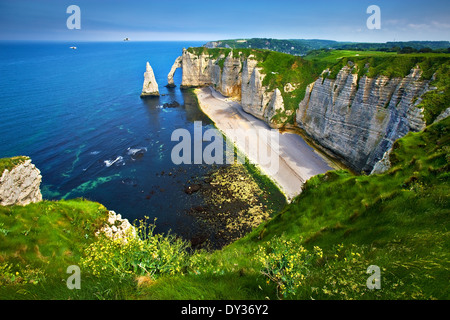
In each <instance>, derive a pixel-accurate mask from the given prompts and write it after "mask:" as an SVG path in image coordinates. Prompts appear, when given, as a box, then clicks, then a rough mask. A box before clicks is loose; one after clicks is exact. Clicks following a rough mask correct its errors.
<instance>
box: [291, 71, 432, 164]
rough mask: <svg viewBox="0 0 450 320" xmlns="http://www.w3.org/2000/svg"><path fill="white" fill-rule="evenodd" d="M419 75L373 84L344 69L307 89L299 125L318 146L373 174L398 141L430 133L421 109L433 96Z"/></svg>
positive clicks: (380, 78) (379, 78)
mask: <svg viewBox="0 0 450 320" xmlns="http://www.w3.org/2000/svg"><path fill="white" fill-rule="evenodd" d="M421 73H422V72H421V70H420V69H412V70H411V72H410V74H409V75H407V76H406V77H405V78H388V77H385V76H377V77H375V78H368V77H367V76H362V77H361V78H360V79H358V74H356V73H352V68H350V67H348V66H346V67H344V68H342V69H341V70H340V72H339V74H338V75H337V77H336V79H327V78H324V79H322V78H319V79H317V81H315V82H314V83H312V84H310V85H309V86H308V87H307V89H306V94H305V98H304V99H303V101H302V102H301V103H300V105H299V108H298V110H297V124H298V125H299V126H300V127H301V128H303V129H304V130H305V131H306V133H307V134H308V135H310V136H311V137H312V138H313V139H314V140H315V141H316V142H317V143H319V144H320V145H322V146H324V147H325V148H327V149H329V150H331V151H332V152H333V153H335V154H336V155H338V156H339V157H341V158H342V159H343V160H344V161H345V162H346V163H347V164H348V165H349V166H351V167H352V168H353V169H355V170H358V171H366V172H370V171H372V169H373V167H374V165H375V164H376V163H377V162H378V161H379V160H381V159H383V156H384V154H385V153H386V151H388V150H389V149H390V148H391V146H392V144H393V143H394V141H395V140H397V139H399V138H401V137H403V136H404V135H406V134H407V133H408V132H410V131H420V130H422V129H424V128H425V126H426V124H425V120H424V117H423V113H422V112H423V110H422V109H420V108H418V107H417V105H418V104H419V103H420V102H421V99H420V97H421V96H422V95H423V94H424V93H425V92H426V91H427V90H428V86H429V81H424V80H421V79H420V76H421Z"/></svg>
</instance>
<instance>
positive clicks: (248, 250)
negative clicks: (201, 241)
mask: <svg viewBox="0 0 450 320" xmlns="http://www.w3.org/2000/svg"><path fill="white" fill-rule="evenodd" d="M449 126H450V119H447V120H445V121H442V122H440V123H438V124H436V125H434V126H432V127H428V128H427V129H426V131H425V132H422V133H411V134H409V135H408V136H406V137H405V138H403V139H401V140H399V141H398V142H397V143H396V144H395V146H394V149H395V150H394V151H393V153H392V162H393V167H392V169H391V170H389V171H388V172H387V173H385V174H382V175H375V176H354V175H352V174H350V173H348V172H346V171H337V172H329V173H327V174H323V175H319V176H316V177H314V178H312V179H311V180H309V181H308V182H307V184H306V186H305V190H304V191H303V193H302V194H301V195H300V196H299V197H298V198H296V199H295V201H294V202H293V203H292V204H290V205H289V206H287V207H286V208H285V209H284V210H282V211H281V212H280V213H279V214H278V215H276V216H275V217H274V218H273V219H272V220H271V221H269V222H267V223H265V224H263V225H261V226H260V227H259V228H257V229H256V230H254V231H253V232H252V233H251V234H250V235H248V236H246V237H245V238H243V239H241V240H239V241H237V242H235V243H233V244H231V245H230V246H228V247H226V248H224V249H223V250H221V251H218V252H214V253H212V254H209V253H203V254H202V256H201V259H200V260H201V261H202V267H200V268H198V269H199V270H200V271H198V273H195V272H194V273H192V272H191V274H189V275H188V276H187V277H186V276H179V277H175V278H171V279H170V280H168V279H159V280H158V281H157V282H156V283H155V285H154V286H152V287H151V289H150V288H149V289H148V291H146V292H145V290H144V292H141V294H142V295H143V296H144V297H148V298H155V299H156V298H171V297H177V298H178V297H180V293H179V292H178V291H177V290H176V289H175V288H183V294H182V297H185V298H188V297H191V298H198V299H203V298H207V299H221V298H230V297H233V296H234V297H239V298H242V295H245V294H246V295H247V296H246V298H252V299H253V298H255V297H256V298H257V299H264V298H265V297H266V296H267V297H269V298H271V299H276V298H277V297H276V294H275V287H274V284H273V283H269V284H267V283H266V281H265V279H264V278H263V277H262V276H261V274H260V273H259V268H260V266H259V265H258V263H257V262H255V261H254V260H253V257H254V256H255V254H256V252H257V249H258V246H265V244H266V243H267V241H269V240H271V239H273V238H274V237H278V236H280V235H283V237H285V238H287V239H299V238H301V239H303V241H302V244H303V245H304V246H305V247H307V248H309V249H312V247H313V246H319V247H320V248H322V249H323V251H324V258H323V259H322V260H321V261H320V262H319V263H318V264H316V265H315V266H314V267H313V268H311V270H310V272H309V274H308V276H307V280H306V281H305V284H304V285H303V286H301V287H300V289H299V290H298V291H297V294H296V295H295V296H293V297H291V298H296V299H310V298H311V297H313V298H316V299H349V298H352V299H448V298H449V297H450V292H449V285H448V281H446V279H447V278H448V272H449V271H450V263H449V261H450V253H449V252H450V250H449V249H450V248H449V247H450V233H449V230H448V229H449V219H448V218H449V207H450V206H449V194H450V187H449V184H448V177H449V174H448V167H449V159H450V154H449V151H450V146H449V142H450V141H449V140H450V135H449ZM370 265H378V266H380V268H381V272H382V290H380V291H378V290H376V291H370V290H368V289H367V288H366V284H365V281H366V279H367V278H368V275H367V274H366V269H367V268H368V267H369V266H370ZM192 270H194V271H195V270H197V269H196V268H192V269H191V271H192ZM325 270H326V271H325ZM233 274H234V277H233V276H232V275H233ZM250 279H253V280H254V281H249V280H250ZM211 281H214V288H215V289H212V288H211V285H210V283H211ZM230 287H234V288H235V289H234V290H233V293H232V294H230V292H229V288H230ZM153 288H155V290H156V291H153Z"/></svg>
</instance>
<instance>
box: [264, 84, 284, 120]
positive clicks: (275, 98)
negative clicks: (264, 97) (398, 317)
mask: <svg viewBox="0 0 450 320" xmlns="http://www.w3.org/2000/svg"><path fill="white" fill-rule="evenodd" d="M283 111H284V101H283V96H282V95H281V91H280V90H279V89H275V90H274V92H273V95H272V100H271V101H270V104H269V106H268V107H267V108H266V113H265V119H266V122H267V123H270V124H272V126H276V122H275V121H274V120H273V119H272V118H273V116H275V115H276V114H277V112H278V113H279V112H283ZM283 120H286V119H282V121H281V122H283Z"/></svg>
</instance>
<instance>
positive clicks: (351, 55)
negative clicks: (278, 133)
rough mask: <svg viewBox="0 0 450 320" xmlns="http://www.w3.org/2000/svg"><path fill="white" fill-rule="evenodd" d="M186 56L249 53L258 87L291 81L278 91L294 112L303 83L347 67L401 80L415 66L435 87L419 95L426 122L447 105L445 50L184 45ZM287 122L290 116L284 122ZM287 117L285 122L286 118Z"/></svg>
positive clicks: (449, 57) (449, 70) (448, 60)
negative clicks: (303, 51)
mask: <svg viewBox="0 0 450 320" xmlns="http://www.w3.org/2000/svg"><path fill="white" fill-rule="evenodd" d="M187 51H188V52H190V53H191V54H195V55H197V56H199V55H208V56H209V57H210V58H211V59H217V61H216V63H217V64H218V65H219V66H221V67H223V63H224V60H225V58H226V57H227V56H228V55H230V53H231V54H232V57H233V58H239V57H240V58H241V59H247V58H248V57H249V56H250V55H253V56H254V59H255V60H257V61H258V67H259V68H260V69H261V70H260V72H261V74H264V80H263V83H262V84H263V85H264V86H266V87H267V89H268V90H270V91H273V90H275V89H276V88H279V89H281V88H284V87H285V86H290V85H293V90H288V92H285V91H286V90H282V91H281V93H282V96H283V101H284V104H285V109H286V110H296V109H297V107H298V105H299V103H300V101H302V100H303V98H304V96H305V91H306V87H307V86H308V85H309V84H310V83H312V82H314V81H316V80H317V79H318V78H319V77H320V76H324V77H327V78H329V79H335V78H336V76H337V74H338V73H339V71H340V70H341V69H342V68H343V67H345V66H349V67H350V68H351V69H352V73H355V74H356V73H357V74H358V79H361V78H362V77H363V76H367V77H369V78H374V77H377V76H386V77H388V78H403V77H406V76H407V75H408V74H410V72H411V70H412V69H414V68H417V67H418V68H419V69H420V70H421V77H420V79H421V80H427V81H431V83H430V85H431V86H434V87H436V90H432V91H430V92H428V93H427V94H425V95H424V97H423V101H422V102H421V103H420V105H418V107H420V108H422V107H423V108H424V115H425V120H426V123H427V124H431V123H432V122H433V121H434V119H436V117H437V116H438V115H439V114H440V113H441V112H442V111H443V110H445V109H446V108H447V107H448V104H449V102H450V90H449V89H450V88H449V85H450V83H449V74H450V54H448V53H409V54H403V53H402V54H399V53H397V52H382V51H355V50H326V49H324V50H317V51H312V52H310V53H309V54H308V55H307V56H305V57H299V56H293V55H290V54H285V53H281V52H276V51H270V50H264V49H248V48H238V49H231V48H209V49H208V48H205V47H192V48H188V49H187ZM327 69H328V72H327V73H323V71H324V70H327ZM289 121H290V120H289ZM289 121H288V122H289Z"/></svg>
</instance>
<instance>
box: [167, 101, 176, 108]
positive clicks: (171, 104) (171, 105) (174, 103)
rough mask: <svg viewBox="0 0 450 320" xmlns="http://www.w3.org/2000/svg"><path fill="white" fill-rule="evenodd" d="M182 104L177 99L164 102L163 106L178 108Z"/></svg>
mask: <svg viewBox="0 0 450 320" xmlns="http://www.w3.org/2000/svg"><path fill="white" fill-rule="evenodd" d="M179 106H180V104H179V103H178V102H176V101H173V102H167V103H164V104H163V108H178V107H179Z"/></svg>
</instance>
